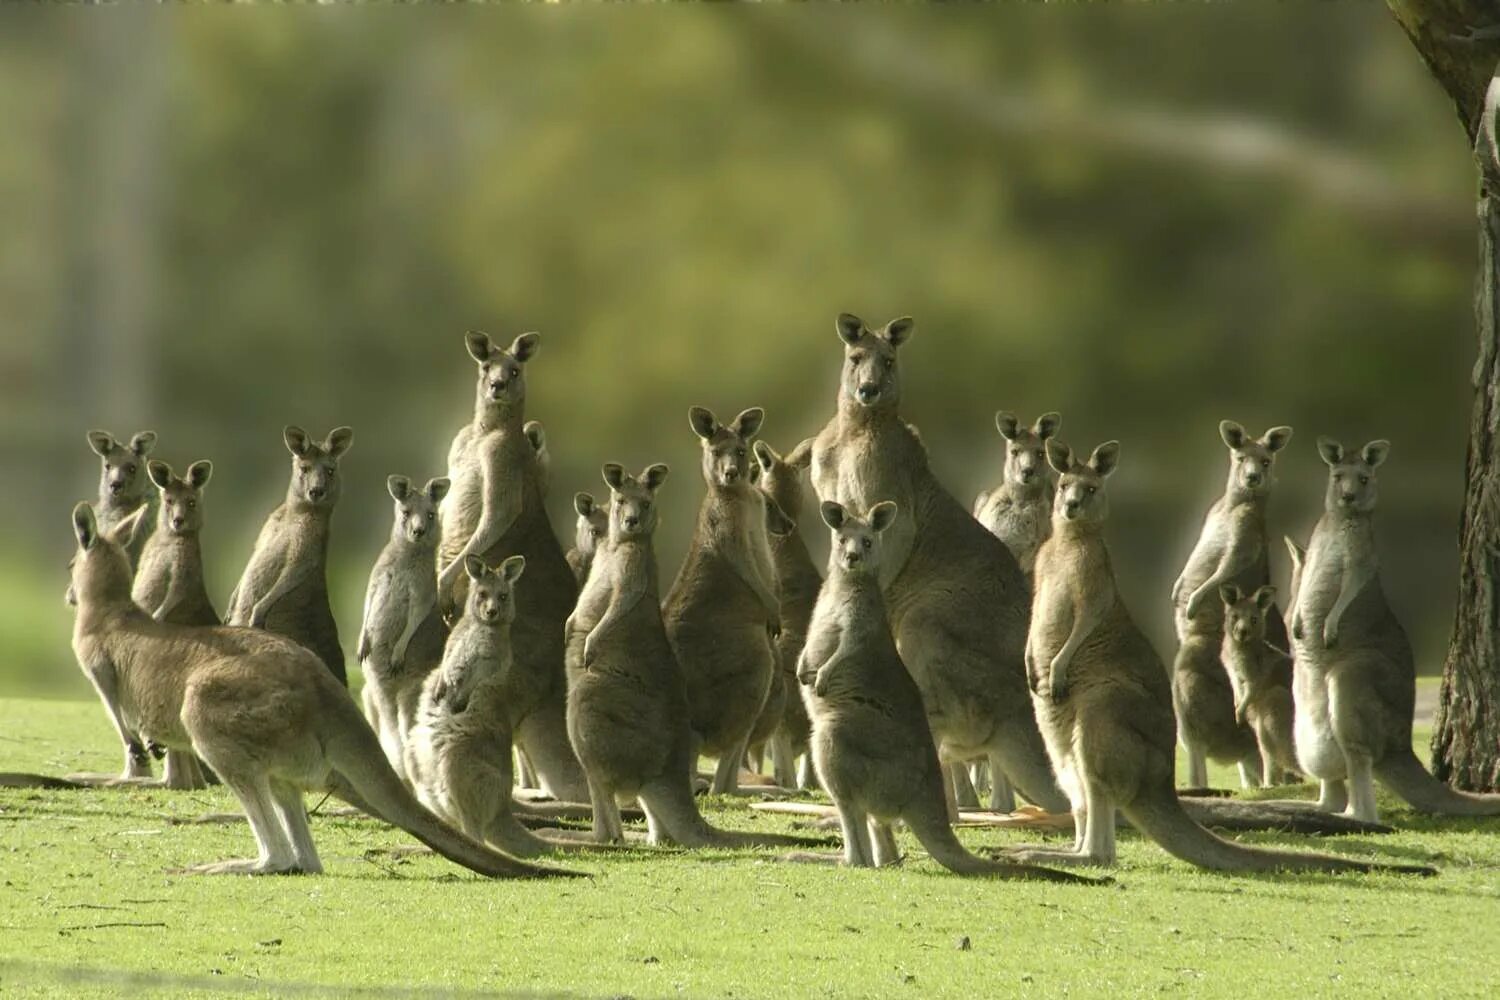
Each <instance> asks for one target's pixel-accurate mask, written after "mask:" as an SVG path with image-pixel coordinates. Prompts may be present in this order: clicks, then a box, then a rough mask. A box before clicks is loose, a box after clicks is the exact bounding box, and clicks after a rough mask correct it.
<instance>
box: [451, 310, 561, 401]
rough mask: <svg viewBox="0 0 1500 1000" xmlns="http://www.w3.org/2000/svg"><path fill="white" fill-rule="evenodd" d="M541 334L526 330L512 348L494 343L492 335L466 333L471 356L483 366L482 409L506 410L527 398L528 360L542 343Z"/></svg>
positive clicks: (479, 395) (479, 396) (478, 389)
mask: <svg viewBox="0 0 1500 1000" xmlns="http://www.w3.org/2000/svg"><path fill="white" fill-rule="evenodd" d="M541 339H542V335H541V334H539V333H523V334H521V335H520V336H519V337H517V338H516V339H515V340H513V341H511V344H510V346H509V347H501V346H499V345H498V344H494V343H491V342H490V335H489V334H487V333H480V332H479V331H477V330H470V331H469V332H468V333H466V334H464V343H465V344H466V345H467V346H468V348H469V356H470V357H472V358H473V359H474V361H475V363H476V364H478V365H479V384H478V386H477V387H476V389H475V394H476V396H477V400H476V405H477V406H478V408H479V409H480V410H486V409H491V410H506V409H510V408H511V407H515V406H519V405H521V404H522V403H524V402H525V401H526V362H528V361H530V360H531V359H532V357H533V356H534V355H535V354H536V349H537V345H538V344H539V343H541Z"/></svg>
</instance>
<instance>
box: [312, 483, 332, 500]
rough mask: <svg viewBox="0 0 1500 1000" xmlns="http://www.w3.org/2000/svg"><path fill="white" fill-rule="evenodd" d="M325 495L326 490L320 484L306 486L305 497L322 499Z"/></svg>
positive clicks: (326, 493)
mask: <svg viewBox="0 0 1500 1000" xmlns="http://www.w3.org/2000/svg"><path fill="white" fill-rule="evenodd" d="M327 495H328V490H326V489H324V488H323V487H322V486H309V487H308V488H307V499H309V500H313V501H318V500H321V499H323V498H324V497H326V496H327Z"/></svg>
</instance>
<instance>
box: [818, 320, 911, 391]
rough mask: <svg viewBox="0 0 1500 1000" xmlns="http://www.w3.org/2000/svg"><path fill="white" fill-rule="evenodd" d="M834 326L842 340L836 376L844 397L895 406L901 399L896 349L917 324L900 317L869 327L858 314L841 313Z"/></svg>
mask: <svg viewBox="0 0 1500 1000" xmlns="http://www.w3.org/2000/svg"><path fill="white" fill-rule="evenodd" d="M835 325H836V326H837V328H838V333H839V339H840V340H842V341H843V342H844V369H843V372H842V374H841V375H840V378H839V388H840V391H841V392H842V393H843V395H844V397H845V398H846V399H850V400H852V401H854V402H855V403H856V404H858V405H859V406H862V407H865V408H868V409H873V408H875V407H880V406H895V405H896V404H897V403H898V402H900V400H901V380H900V377H899V374H900V373H899V369H897V367H896V349H897V348H899V347H900V346H901V345H902V344H904V343H905V342H906V341H907V339H908V338H909V337H910V336H911V334H912V331H913V330H914V329H916V323H915V322H914V321H913V320H912V318H911V317H910V316H902V317H900V318H899V319H893V320H891V321H890V322H889V323H887V324H886V325H885V326H883V327H881V328H880V329H879V330H871V329H870V328H869V327H867V326H865V322H864V320H862V319H860V318H859V317H858V316H852V315H850V314H849V313H840V314H839V318H838V321H837V323H836V324H835Z"/></svg>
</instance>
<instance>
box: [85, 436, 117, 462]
mask: <svg viewBox="0 0 1500 1000" xmlns="http://www.w3.org/2000/svg"><path fill="white" fill-rule="evenodd" d="M88 439H89V447H90V448H92V449H94V454H95V455H98V456H99V457H100V458H105V457H108V455H109V453H110V450H111V449H112V448H114V446H115V439H114V437H113V435H111V434H110V433H109V431H89V433H88Z"/></svg>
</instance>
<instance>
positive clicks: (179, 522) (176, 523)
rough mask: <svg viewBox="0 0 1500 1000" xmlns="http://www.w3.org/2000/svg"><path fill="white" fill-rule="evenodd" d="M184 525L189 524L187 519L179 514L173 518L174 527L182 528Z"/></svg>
mask: <svg viewBox="0 0 1500 1000" xmlns="http://www.w3.org/2000/svg"><path fill="white" fill-rule="evenodd" d="M184 524H187V518H185V517H183V516H182V515H181V514H178V515H177V516H176V517H174V518H172V527H174V528H180V527H182V526H183V525H184Z"/></svg>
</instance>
